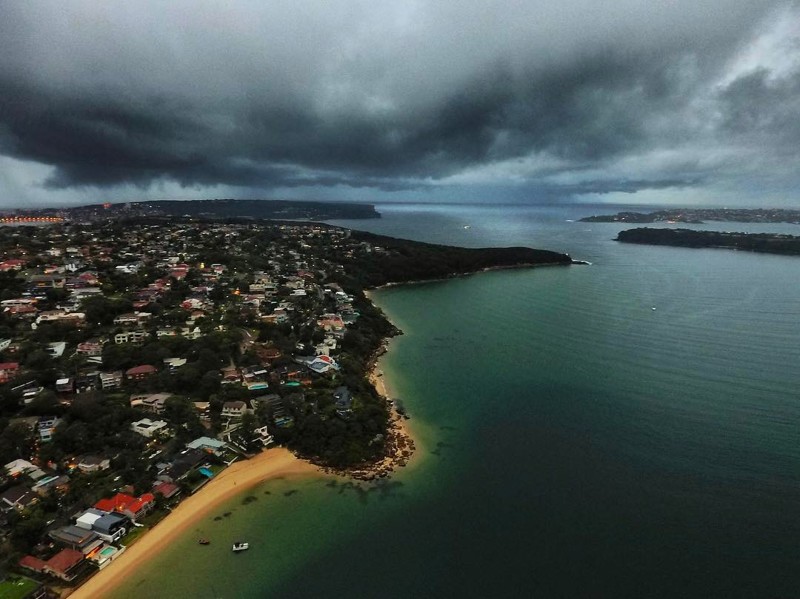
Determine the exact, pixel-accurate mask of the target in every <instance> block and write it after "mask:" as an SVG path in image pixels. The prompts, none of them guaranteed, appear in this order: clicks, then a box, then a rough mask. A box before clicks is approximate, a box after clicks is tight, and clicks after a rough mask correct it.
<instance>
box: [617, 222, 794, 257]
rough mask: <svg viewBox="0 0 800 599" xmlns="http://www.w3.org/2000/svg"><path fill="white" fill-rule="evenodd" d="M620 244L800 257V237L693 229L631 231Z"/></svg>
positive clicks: (623, 233)
mask: <svg viewBox="0 0 800 599" xmlns="http://www.w3.org/2000/svg"><path fill="white" fill-rule="evenodd" d="M616 241H622V242H624V243H642V244H649V245H671V246H678V247H689V248H725V249H732V250H745V251H749V252H764V253H767V254H789V255H800V236H796V235H780V234H777V233H725V232H721V231H692V230H690V229H651V228H648V227H643V228H639V229H628V230H626V231H620V232H619V233H618V234H617V238H616Z"/></svg>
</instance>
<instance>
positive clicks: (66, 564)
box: [19, 549, 84, 581]
mask: <svg viewBox="0 0 800 599" xmlns="http://www.w3.org/2000/svg"><path fill="white" fill-rule="evenodd" d="M83 560H84V557H83V553H81V552H80V551H77V550H75V549H62V550H61V551H59V552H58V553H56V554H55V555H54V556H53V557H51V558H50V559H49V560H47V561H44V560H40V559H39V558H37V557H33V556H32V555H26V556H25V557H23V558H22V559H21V560H19V565H20V566H21V567H22V568H26V569H28V570H32V571H34V572H37V573H39V574H52V575H53V576H55V577H57V578H60V579H61V580H66V581H70V580H74V579H75V578H76V576H77V575H78V574H77V572H76V570H77V568H78V566H79V565H80V564H81V563H82V562H83Z"/></svg>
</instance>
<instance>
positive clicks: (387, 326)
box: [0, 213, 572, 587]
mask: <svg viewBox="0 0 800 599" xmlns="http://www.w3.org/2000/svg"><path fill="white" fill-rule="evenodd" d="M125 214H126V213H123V215H125ZM118 216H119V215H118ZM571 263H572V261H571V259H570V257H569V256H567V255H564V254H558V253H555V252H549V251H544V250H534V249H530V248H520V247H517V248H485V249H468V248H456V247H448V246H442V245H433V244H426V243H419V242H412V241H406V240H400V239H393V238H389V237H382V236H378V235H372V234H368V233H362V232H357V231H351V230H348V229H343V228H340V227H335V226H330V225H326V224H318V223H298V222H274V221H257V222H253V221H250V220H248V219H245V220H243V219H225V220H220V219H212V220H206V219H200V218H196V217H172V218H165V217H164V215H147V214H141V213H135V214H130V213H127V215H126V217H124V218H123V217H117V218H105V219H102V220H100V221H90V222H81V223H73V222H70V221H65V222H58V223H52V224H47V225H44V226H36V227H31V226H17V227H13V226H7V227H2V228H0V306H1V307H2V311H0V464H5V467H4V469H3V476H2V477H0V506H2V508H3V510H4V511H3V513H2V515H3V519H2V520H0V527H2V529H3V532H4V533H5V536H6V539H7V542H6V543H5V545H4V546H3V548H2V549H3V553H2V555H0V557H1V558H2V559H3V561H4V563H5V566H7V567H9V568H11V569H13V570H16V571H17V572H18V573H19V574H20V575H21V576H22V575H24V576H27V577H28V578H26V580H29V581H32V582H33V583H36V584H41V585H47V586H50V585H52V584H57V585H60V586H62V587H64V586H66V587H74V586H77V585H79V584H81V583H82V582H83V581H84V580H85V579H87V578H89V577H91V576H92V574H93V573H94V572H96V571H97V570H98V569H103V568H105V567H107V566H111V562H112V561H114V560H115V559H117V557H119V556H121V555H122V554H123V552H124V551H125V550H126V549H127V548H128V547H130V546H131V544H132V543H134V542H135V541H136V540H137V539H138V538H139V537H140V536H141V535H142V534H143V533H145V532H146V531H147V530H148V529H149V528H151V527H153V526H154V525H156V524H157V523H158V522H159V521H160V520H161V519H162V518H164V517H165V516H166V515H167V514H168V513H169V512H170V511H171V510H173V509H174V508H176V507H177V506H178V504H180V503H181V500H182V499H183V498H186V497H188V496H193V495H195V493H197V492H198V491H200V490H201V489H204V488H205V487H206V485H208V488H209V489H210V490H209V493H208V494H207V495H208V497H212V496H213V497H216V496H218V494H219V493H220V492H222V491H224V492H225V493H229V492H230V491H229V489H228V487H227V486H226V485H224V484H223V485H220V484H218V483H215V481H219V482H221V481H222V480H228V481H230V480H236V479H234V478H233V476H232V475H231V474H229V475H227V476H226V477H225V478H223V475H224V473H226V472H231V471H230V468H231V465H232V464H234V463H242V462H246V463H249V462H251V461H252V459H253V457H254V456H261V455H263V451H264V449H265V448H267V447H274V446H281V447H283V448H286V449H288V450H289V451H290V452H291V454H294V457H292V459H293V460H297V458H301V459H302V460H304V461H303V462H302V464H305V465H306V466H307V465H308V462H311V463H313V464H316V465H318V466H321V467H322V468H323V469H325V470H326V471H333V472H337V473H342V474H347V475H349V476H352V477H356V478H361V479H367V480H371V479H373V478H379V477H384V476H387V475H388V474H389V473H390V472H391V470H392V469H394V468H396V467H398V466H402V465H404V464H405V462H406V461H407V459H408V457H409V456H410V452H411V451H412V450H413V444H412V443H411V441H410V439H408V438H407V436H405V435H404V432H403V430H402V427H401V426H400V425H399V416H398V415H397V414H396V413H394V412H393V411H392V409H391V405H390V403H389V401H388V398H386V397H384V396H383V395H382V394H380V393H379V392H378V391H377V390H376V387H375V385H374V384H373V383H374V381H373V380H370V374H371V371H372V369H373V368H374V364H375V360H376V358H377V356H378V355H379V354H380V352H381V351H382V349H383V347H384V343H385V340H386V339H387V338H388V337H390V336H393V335H396V334H398V333H399V331H398V330H397V329H396V328H395V327H394V326H393V325H392V324H391V323H390V322H389V321H388V320H387V319H386V317H385V316H384V315H383V313H382V312H381V311H380V310H379V309H377V308H376V307H375V306H374V305H373V304H372V302H371V301H370V300H369V298H368V297H367V295H366V294H365V291H366V290H367V289H369V288H372V287H376V286H379V285H385V284H390V283H403V282H409V281H419V280H430V279H441V278H446V277H450V276H458V275H463V274H468V273H472V272H476V271H481V270H486V269H492V268H511V267H522V266H537V265H569V264H571ZM275 455H277V454H275ZM280 455H282V456H283V457H282V458H281V460H283V461H284V462H285V464H284V466H285V467H284V466H281V471H282V472H283V471H286V469H287V468H288V469H290V470H291V471H297V472H298V473H299V472H306V471H307V470H305V469H304V468H302V467H300V466H297V465H296V464H295V463H294V462H292V461H291V460H289V457H290V454H289V453H288V452H285V450H284V453H281V454H280ZM297 462H298V463H300V462H299V460H297ZM282 463H283V462H282ZM258 464H261V462H258ZM309 467H310V466H309ZM239 468H241V466H240V467H239ZM270 471H271V468H270V467H267V466H265V467H264V469H262V468H261V466H259V467H258V468H255V466H254V469H247V472H249V473H250V474H248V477H247V480H248V481H255V482H257V481H259V480H262V479H263V476H268V475H269V472H270ZM228 485H230V483H228ZM239 488H241V486H240V487H239ZM212 490H213V491H212ZM195 497H196V498H197V500H196V501H193V502H192V505H193V506H194V508H193V511H196V510H197V509H200V507H201V504H202V501H201V497H203V494H202V493H200V494H199V495H196V496H195ZM187 509H188V508H187ZM181 513H183V514H186V513H187V510H186V509H185V510H183V511H182V512H181ZM161 530H165V529H164V528H162V529H161ZM139 553H141V552H139ZM126 561H131V560H126Z"/></svg>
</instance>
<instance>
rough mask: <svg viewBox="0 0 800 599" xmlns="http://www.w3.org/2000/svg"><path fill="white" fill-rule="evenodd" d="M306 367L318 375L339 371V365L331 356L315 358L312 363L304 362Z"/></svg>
mask: <svg viewBox="0 0 800 599" xmlns="http://www.w3.org/2000/svg"><path fill="white" fill-rule="evenodd" d="M304 363H305V365H306V366H307V367H308V368H309V369H310V370H311V371H312V372H316V373H317V374H327V373H328V372H331V371H332V370H339V365H338V364H337V363H336V360H334V359H333V358H331V357H330V356H314V358H313V359H312V360H310V361H304Z"/></svg>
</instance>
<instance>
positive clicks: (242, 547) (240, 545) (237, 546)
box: [233, 541, 250, 553]
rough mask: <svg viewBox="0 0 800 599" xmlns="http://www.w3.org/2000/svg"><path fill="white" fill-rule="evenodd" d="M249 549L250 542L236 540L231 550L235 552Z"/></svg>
mask: <svg viewBox="0 0 800 599" xmlns="http://www.w3.org/2000/svg"><path fill="white" fill-rule="evenodd" d="M247 549H250V543H245V542H244V541H237V542H236V543H234V544H233V552H234V553H236V552H237V551H245V550H247Z"/></svg>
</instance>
